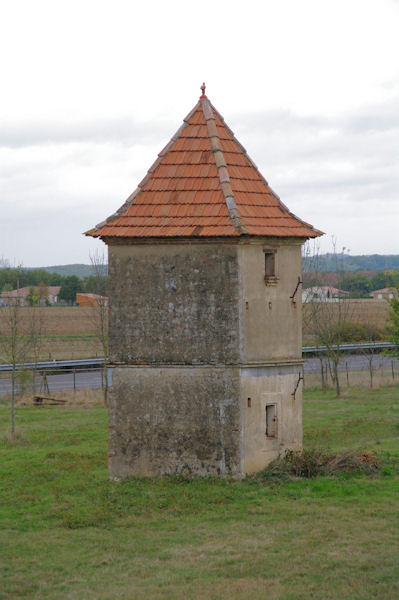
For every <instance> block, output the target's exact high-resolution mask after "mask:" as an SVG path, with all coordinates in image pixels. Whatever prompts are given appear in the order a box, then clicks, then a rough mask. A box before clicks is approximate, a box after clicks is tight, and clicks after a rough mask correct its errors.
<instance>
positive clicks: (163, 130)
mask: <svg viewBox="0 0 399 600" xmlns="http://www.w3.org/2000/svg"><path fill="white" fill-rule="evenodd" d="M398 31H399V0H332V1H331V0H301V1H300V2H298V0H247V1H246V2H241V1H240V2H238V1H236V0H218V2H215V1H209V0H202V2H200V3H198V2H190V1H188V0H185V1H183V0H169V1H168V2H165V1H164V0H162V1H161V0H152V1H150V0H148V1H147V2H136V1H134V0H130V1H125V0H112V1H111V0H109V1H102V0H95V1H92V0H78V1H76V0H66V1H64V0H50V1H47V0H35V2H32V1H31V0H2V1H0V77H1V89H2V91H1V96H0V207H1V210H0V259H1V258H3V259H6V260H8V261H9V262H10V263H11V264H13V265H17V264H18V265H19V264H22V265H24V266H26V267H37V266H48V265H60V264H70V263H87V264H88V263H89V262H90V254H93V253H94V252H96V251H97V252H100V253H101V252H103V251H105V250H106V247H105V245H104V244H103V243H102V242H101V241H98V240H92V239H90V238H88V237H85V236H84V235H82V234H83V232H84V231H86V230H87V229H89V228H91V227H93V226H94V225H95V224H97V223H99V222H101V221H103V220H104V219H105V218H106V217H107V216H109V215H111V214H112V213H114V212H115V210H116V209H118V208H119V207H120V206H121V205H122V204H123V203H124V201H125V200H126V198H127V197H128V196H129V195H130V194H131V192H132V191H133V190H134V189H135V188H136V186H137V184H138V183H139V182H140V180H141V179H142V178H143V176H144V175H145V173H146V171H147V169H148V168H149V167H150V166H151V164H152V163H153V162H154V160H155V158H156V155H157V154H158V152H160V151H161V149H162V148H163V147H164V145H165V144H166V143H167V142H168V140H169V139H170V138H171V137H172V135H173V134H174V133H175V131H176V130H177V129H178V128H179V127H180V125H181V123H182V120H183V118H184V117H185V116H186V114H187V113H188V112H189V111H190V110H191V108H193V106H194V105H195V104H196V102H197V100H198V97H199V95H200V93H201V91H200V86H201V84H202V82H203V81H205V83H206V86H207V87H206V93H207V96H208V97H209V99H210V100H211V102H212V103H213V105H214V106H215V108H216V109H217V110H218V111H219V112H220V113H221V114H222V115H223V116H224V118H225V121H226V123H227V124H228V125H229V126H230V128H231V129H232V130H233V131H234V133H235V135H236V137H237V139H238V140H239V141H240V142H241V143H242V144H243V145H244V147H245V148H246V150H247V152H248V154H249V156H250V157H251V158H252V160H253V161H254V162H255V164H256V165H257V166H258V168H259V169H260V171H261V172H262V174H263V175H264V177H265V178H266V179H267V181H268V182H269V184H270V185H271V187H272V188H273V189H274V191H275V192H276V193H277V194H278V195H279V196H280V198H281V199H282V201H283V202H284V204H286V205H287V206H288V207H289V208H290V210H291V211H292V212H294V213H295V214H296V215H297V216H299V217H300V218H301V219H303V220H305V221H307V222H309V223H312V225H314V226H315V227H316V228H317V229H321V230H322V231H324V232H325V233H326V235H325V236H324V238H323V241H322V242H321V251H331V248H332V246H331V244H332V240H335V245H336V248H338V249H341V248H342V247H345V248H346V249H347V251H348V250H349V252H350V254H373V253H378V254H399V235H398V229H399V228H398V225H399V177H398V176H399V167H398V165H399V161H398V151H399V110H398V109H399V61H398V56H399V35H398Z"/></svg>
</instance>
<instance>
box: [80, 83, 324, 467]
mask: <svg viewBox="0 0 399 600" xmlns="http://www.w3.org/2000/svg"><path fill="white" fill-rule="evenodd" d="M201 89H202V95H201V97H200V99H199V101H198V103H197V104H196V106H195V107H194V108H193V110H192V111H191V112H190V113H189V114H188V116H187V117H186V118H185V119H184V121H183V125H182V127H181V128H180V129H179V130H178V132H177V133H176V134H175V135H174V136H173V138H172V139H171V141H170V142H169V143H168V144H167V145H166V147H165V148H164V149H163V150H162V152H161V153H160V154H159V155H158V158H157V159H156V161H155V163H154V164H153V165H152V166H151V168H150V169H149V171H148V173H147V175H146V176H145V177H144V179H143V180H142V181H141V183H140V184H139V186H138V187H137V189H136V190H135V191H134V192H133V194H132V195H131V196H130V197H129V198H128V199H127V201H126V202H125V204H124V205H123V206H122V207H121V208H120V209H119V210H118V211H117V212H116V213H115V214H114V215H112V216H111V217H109V218H108V219H107V220H106V221H104V222H103V223H100V224H99V225H97V226H96V227H95V228H94V229H92V230H90V231H88V232H87V235H90V236H93V237H100V238H101V239H102V240H103V241H104V242H105V243H106V244H107V245H108V248H109V287H110V291H109V298H110V300H109V303H110V315H109V317H110V318H109V336H110V361H111V364H112V366H113V380H112V389H111V397H110V407H109V469H110V475H111V477H117V478H119V477H126V476H129V475H157V474H165V473H182V474H186V475H221V476H226V475H232V476H242V475H244V474H246V473H251V472H254V471H257V470H259V469H261V468H263V467H264V466H265V465H266V464H267V463H268V462H269V461H270V460H272V459H273V458H275V457H276V456H277V455H278V454H279V453H281V452H284V450H285V449H287V448H293V449H299V448H301V444H302V395H301V381H300V380H301V371H302V354H301V346H302V343H301V289H300V281H301V245H302V244H303V242H304V241H305V240H306V239H307V238H310V237H317V236H318V235H320V232H319V231H317V230H315V229H314V228H313V227H312V226H311V225H309V224H308V223H305V222H303V221H301V220H300V219H298V218H297V217H296V216H295V215H293V214H292V213H291V212H290V211H289V210H288V209H287V207H286V206H285V205H284V204H282V202H281V201H280V199H279V198H278V196H277V195H276V194H275V193H274V192H273V191H272V190H271V188H270V187H269V185H268V183H267V182H266V180H265V179H264V178H263V176H262V175H261V174H260V173H259V171H258V169H257V167H256V166H255V164H254V163H253V162H252V161H251V159H250V158H249V157H248V155H247V153H246V151H245V149H244V148H243V147H242V146H241V144H240V143H239V142H238V141H237V140H236V138H235V137H234V134H233V132H232V131H231V130H230V129H229V128H228V127H227V125H226V123H225V122H224V120H223V117H222V116H221V115H220V114H219V113H218V112H217V111H216V109H215V108H214V107H213V105H212V104H211V102H210V101H209V100H208V98H207V96H206V95H205V86H202V88H201Z"/></svg>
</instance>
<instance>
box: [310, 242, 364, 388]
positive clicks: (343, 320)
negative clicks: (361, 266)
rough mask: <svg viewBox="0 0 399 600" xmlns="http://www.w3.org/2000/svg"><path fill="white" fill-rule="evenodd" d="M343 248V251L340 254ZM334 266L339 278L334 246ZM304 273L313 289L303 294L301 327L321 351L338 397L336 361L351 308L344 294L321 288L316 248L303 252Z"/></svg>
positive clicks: (351, 318) (352, 314)
mask: <svg viewBox="0 0 399 600" xmlns="http://www.w3.org/2000/svg"><path fill="white" fill-rule="evenodd" d="M344 252H345V248H343V253H344ZM332 256H333V258H334V262H335V272H336V273H337V274H340V273H341V274H342V264H341V261H340V257H341V256H342V254H338V253H337V252H336V249H335V246H334V251H333V253H332ZM305 257H306V258H307V260H306V261H304V263H305V269H306V271H307V272H308V274H309V273H311V277H308V280H310V281H311V282H312V283H313V285H312V286H311V287H310V288H308V289H305V290H304V292H303V302H304V304H303V306H304V326H305V327H306V328H307V330H308V331H311V332H312V333H313V335H314V339H315V341H316V344H317V345H318V346H322V347H324V352H323V354H324V356H325V358H326V359H327V366H328V369H329V372H330V376H331V379H332V381H333V383H334V386H335V390H336V394H337V396H340V395H341V385H340V380H339V371H338V366H339V361H340V358H341V355H342V344H343V343H344V341H345V332H346V326H347V323H349V322H352V321H353V318H354V309H353V307H354V305H353V303H351V302H350V301H349V300H348V299H347V297H346V294H345V295H344V294H342V293H341V291H340V290H337V289H336V288H334V287H333V286H331V285H322V283H323V276H322V274H321V269H320V254H319V248H318V247H317V246H313V247H309V246H307V248H305ZM321 369H322V382H323V386H324V385H325V369H324V366H323V361H321Z"/></svg>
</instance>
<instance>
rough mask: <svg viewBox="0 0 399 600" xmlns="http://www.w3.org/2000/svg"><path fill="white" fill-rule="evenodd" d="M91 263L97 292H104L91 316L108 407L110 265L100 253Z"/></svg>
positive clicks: (94, 255) (94, 306)
mask: <svg viewBox="0 0 399 600" xmlns="http://www.w3.org/2000/svg"><path fill="white" fill-rule="evenodd" d="M90 262H91V265H92V267H93V275H94V277H95V279H96V282H97V286H96V287H97V291H102V292H103V293H102V294H100V293H98V294H97V298H96V304H95V305H93V306H92V313H91V314H92V322H93V326H94V332H95V336H96V338H97V340H98V341H99V342H100V344H101V349H102V353H103V357H104V363H103V365H104V366H103V372H102V381H103V390H104V406H105V407H108V354H109V348H108V296H107V288H108V285H107V284H106V286H105V288H104V278H105V277H106V276H107V274H108V265H107V261H106V257H105V255H104V254H103V253H100V252H95V253H93V254H90ZM104 291H105V294H104Z"/></svg>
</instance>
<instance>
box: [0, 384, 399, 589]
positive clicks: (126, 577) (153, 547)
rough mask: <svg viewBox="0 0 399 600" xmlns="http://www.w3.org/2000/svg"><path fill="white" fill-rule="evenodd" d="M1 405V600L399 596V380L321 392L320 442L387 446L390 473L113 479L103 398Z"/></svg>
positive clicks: (312, 413) (309, 443)
mask: <svg viewBox="0 0 399 600" xmlns="http://www.w3.org/2000/svg"><path fill="white" fill-rule="evenodd" d="M8 418H9V407H8V406H7V405H6V404H5V403H0V424H1V433H0V436H1V437H0V439H1V444H0V461H1V472H0V477H1V483H0V485H1V487H0V527H1V530H0V557H1V558H0V561H1V566H0V598H1V599H2V600H16V599H20V598H21V599H22V598H23V599H26V600H33V599H35V600H36V599H37V600H38V599H40V600H42V599H43V600H45V599H56V600H64V599H65V600H67V599H68V600H72V599H78V598H79V599H82V598H84V599H85V600H92V599H93V600H94V599H95V600H103V599H110V600H111V599H112V600H114V599H116V600H117V599H119V598H120V599H123V600H129V599H136V598H137V599H171V600H172V599H173V600H174V599H183V598H184V599H185V600H189V599H205V600H206V599H215V600H216V599H224V598H226V599H233V600H234V599H246V600H247V599H248V600H252V599H254V600H257V599H262V600H263V599H265V598H268V599H272V600H277V599H278V600H300V599H306V600H307V599H309V598H317V599H322V600H331V599H334V600H345V599H351V600H353V599H364V600H366V599H367V600H368V599H371V598H378V599H381V600H390V599H392V600H393V599H395V600H396V599H397V598H398V597H399V561H398V553H399V467H398V464H399V386H393V387H390V388H381V389H380V390H378V391H374V392H370V391H367V390H355V389H352V390H348V391H346V392H345V395H344V397H343V398H342V399H340V400H338V401H337V400H336V399H335V398H334V394H333V392H331V393H330V392H327V393H326V394H322V393H321V392H320V391H319V390H312V391H308V392H307V393H306V395H305V403H304V433H305V436H304V441H305V446H306V447H307V448H315V447H323V448H329V449H331V451H337V450H340V451H341V450H345V449H356V450H357V449H359V450H362V451H369V452H372V453H376V454H377V456H378V460H379V463H380V469H379V471H378V474H376V475H374V476H372V477H370V476H366V475H360V474H352V475H348V474H346V475H345V474H342V475H341V476H336V477H317V478H314V479H293V478H292V479H288V480H284V481H283V480H282V481H279V480H277V481H275V482H274V483H273V484H271V483H266V482H264V481H263V480H258V479H256V478H247V479H245V480H243V481H232V480H224V481H221V480H212V479H199V480H191V481H189V480H184V479H175V478H163V479H154V480H143V479H132V480H129V481H125V482H122V483H119V484H114V483H110V482H109V481H108V479H107V470H106V460H107V448H106V435H107V434H106V431H107V418H106V412H105V410H104V409H103V408H102V406H101V398H100V396H98V398H97V401H94V402H93V400H92V401H91V402H88V403H87V404H82V403H81V404H80V405H79V403H77V402H75V404H74V405H70V406H65V407H59V406H57V407H42V408H35V407H29V406H22V407H19V408H18V410H17V424H18V431H19V437H18V440H17V441H16V442H14V443H10V442H9V441H7V428H8Z"/></svg>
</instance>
